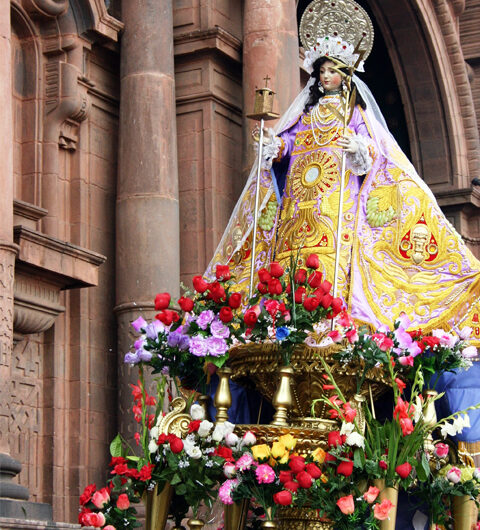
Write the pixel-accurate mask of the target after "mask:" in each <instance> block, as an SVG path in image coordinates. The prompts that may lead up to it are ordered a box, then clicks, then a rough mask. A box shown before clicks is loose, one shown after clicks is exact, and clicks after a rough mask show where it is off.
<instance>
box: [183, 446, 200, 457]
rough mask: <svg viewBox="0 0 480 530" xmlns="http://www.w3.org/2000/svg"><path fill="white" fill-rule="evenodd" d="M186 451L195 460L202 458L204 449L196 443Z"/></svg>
mask: <svg viewBox="0 0 480 530" xmlns="http://www.w3.org/2000/svg"><path fill="white" fill-rule="evenodd" d="M185 452H186V453H187V455H188V456H189V457H190V458H193V459H194V460H198V459H199V458H202V451H201V450H200V447H197V446H196V445H194V446H193V447H189V448H188V451H187V449H185Z"/></svg>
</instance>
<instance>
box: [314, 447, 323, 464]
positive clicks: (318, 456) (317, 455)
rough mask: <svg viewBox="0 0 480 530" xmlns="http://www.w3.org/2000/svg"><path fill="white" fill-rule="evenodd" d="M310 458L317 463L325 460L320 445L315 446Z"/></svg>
mask: <svg viewBox="0 0 480 530" xmlns="http://www.w3.org/2000/svg"><path fill="white" fill-rule="evenodd" d="M312 458H313V459H314V460H315V462H317V464H323V462H325V451H324V450H323V449H322V448H321V447H317V448H316V449H315V451H313V453H312Z"/></svg>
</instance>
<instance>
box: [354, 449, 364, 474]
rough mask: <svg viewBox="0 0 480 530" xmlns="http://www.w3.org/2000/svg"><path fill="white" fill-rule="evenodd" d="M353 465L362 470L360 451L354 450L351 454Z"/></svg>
mask: <svg viewBox="0 0 480 530" xmlns="http://www.w3.org/2000/svg"><path fill="white" fill-rule="evenodd" d="M353 465H354V466H355V467H356V468H359V469H362V468H363V466H362V455H361V454H360V449H355V452H354V453H353Z"/></svg>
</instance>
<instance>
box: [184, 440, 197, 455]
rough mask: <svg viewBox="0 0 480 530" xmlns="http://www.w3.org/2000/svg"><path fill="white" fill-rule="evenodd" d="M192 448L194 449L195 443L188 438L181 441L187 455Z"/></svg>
mask: <svg viewBox="0 0 480 530" xmlns="http://www.w3.org/2000/svg"><path fill="white" fill-rule="evenodd" d="M193 447H195V442H193V441H192V440H189V439H188V437H187V438H185V440H183V448H184V449H185V452H186V453H188V451H191V450H192V448H193Z"/></svg>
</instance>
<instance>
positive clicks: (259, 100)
mask: <svg viewBox="0 0 480 530" xmlns="http://www.w3.org/2000/svg"><path fill="white" fill-rule="evenodd" d="M263 79H264V81H265V87H264V88H257V89H256V90H255V105H254V108H253V113H252V114H247V118H250V119H251V120H257V121H258V120H260V137H259V140H258V141H259V144H258V162H257V179H256V183H255V209H254V212H253V238H252V254H251V256H250V258H251V259H250V290H249V294H248V296H249V298H251V297H252V294H253V277H254V275H255V258H256V247H257V226H258V203H259V195H260V175H261V171H262V153H263V128H264V125H265V121H267V120H275V119H277V118H278V116H279V115H278V114H277V113H275V112H272V110H273V96H274V95H275V92H273V90H270V88H268V81H270V77H268V75H267V76H265V77H264V78H263Z"/></svg>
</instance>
